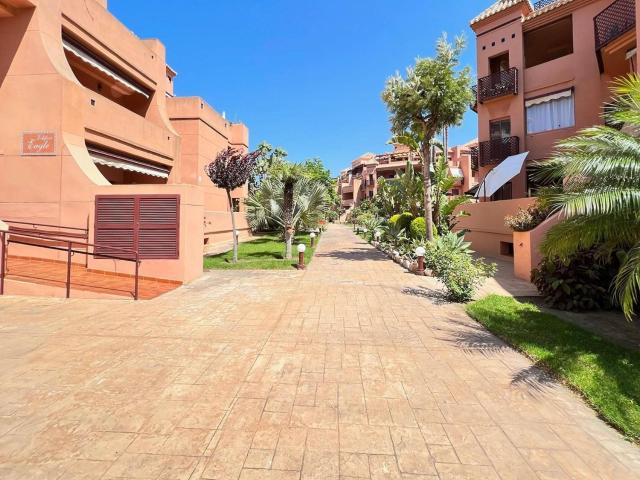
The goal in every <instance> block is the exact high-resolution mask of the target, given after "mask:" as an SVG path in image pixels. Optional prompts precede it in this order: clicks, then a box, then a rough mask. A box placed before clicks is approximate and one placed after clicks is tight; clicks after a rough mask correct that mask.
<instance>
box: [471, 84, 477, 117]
mask: <svg viewBox="0 0 640 480" xmlns="http://www.w3.org/2000/svg"><path fill="white" fill-rule="evenodd" d="M471 93H473V100H471V110H473V111H474V112H476V113H478V86H477V85H474V86H472V87H471Z"/></svg>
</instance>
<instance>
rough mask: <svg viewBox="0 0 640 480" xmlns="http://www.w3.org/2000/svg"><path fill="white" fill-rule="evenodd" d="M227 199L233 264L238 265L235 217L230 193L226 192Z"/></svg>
mask: <svg viewBox="0 0 640 480" xmlns="http://www.w3.org/2000/svg"><path fill="white" fill-rule="evenodd" d="M227 199H228V200H229V210H230V211H231V229H232V230H233V263H238V235H237V233H236V216H235V213H234V211H233V199H232V198H231V191H229V190H227Z"/></svg>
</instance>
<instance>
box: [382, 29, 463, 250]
mask: <svg viewBox="0 0 640 480" xmlns="http://www.w3.org/2000/svg"><path fill="white" fill-rule="evenodd" d="M464 47H465V41H464V38H462V37H457V38H456V41H455V45H451V44H449V43H448V42H447V37H446V35H443V36H442V37H441V38H440V39H439V40H438V43H437V45H436V56H435V57H434V58H418V59H417V60H416V64H415V66H413V67H410V68H408V69H407V73H406V78H403V77H402V76H401V75H400V74H396V75H394V76H393V77H391V78H389V79H388V80H387V84H386V86H385V89H384V91H383V92H382V99H383V101H384V102H385V103H386V105H387V110H389V113H390V120H391V130H392V132H393V134H394V135H396V136H402V135H404V136H413V137H415V138H417V139H418V142H419V145H418V147H419V151H420V152H421V157H422V177H423V181H424V209H425V223H426V227H427V232H426V233H427V240H432V239H433V205H432V199H431V197H432V192H431V175H430V174H429V171H430V168H429V167H430V165H431V163H432V154H431V143H432V140H433V138H434V137H435V135H436V133H437V132H439V131H442V130H443V129H444V128H445V127H447V126H450V125H458V124H460V122H461V121H462V117H463V115H464V113H465V111H466V110H467V108H468V106H469V105H470V104H471V101H472V99H473V95H472V93H471V72H470V70H469V68H468V67H465V68H463V69H461V70H459V71H458V70H457V67H458V66H459V64H460V54H461V53H462V50H463V49H464Z"/></svg>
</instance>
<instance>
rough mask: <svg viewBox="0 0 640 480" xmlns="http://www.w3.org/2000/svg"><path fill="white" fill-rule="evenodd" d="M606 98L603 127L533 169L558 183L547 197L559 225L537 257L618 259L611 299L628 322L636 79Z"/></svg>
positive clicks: (637, 236)
mask: <svg viewBox="0 0 640 480" xmlns="http://www.w3.org/2000/svg"><path fill="white" fill-rule="evenodd" d="M612 91H613V95H614V96H613V100H612V102H611V103H610V104H608V105H607V108H606V113H605V120H606V122H605V123H606V125H598V126H594V127H591V128H587V129H584V130H582V131H581V132H579V134H578V135H577V136H575V137H573V138H569V139H567V140H563V141H562V142H560V143H559V144H558V152H557V153H556V154H555V156H554V157H553V158H551V159H550V160H547V161H544V162H541V163H540V164H539V171H538V172H537V174H536V177H537V178H538V179H539V180H542V181H550V182H553V181H555V182H559V183H562V188H561V189H560V191H556V192H552V193H548V194H547V198H545V200H548V201H549V202H550V205H551V208H552V211H554V212H557V213H559V215H560V218H561V220H562V221H561V223H559V224H558V225H556V226H555V227H553V228H552V229H551V230H550V231H549V233H548V234H547V236H546V239H545V240H544V242H543V244H542V250H543V252H544V253H545V254H547V255H557V256H560V257H561V258H566V257H567V256H569V255H571V254H573V253H576V252H578V251H580V250H582V249H588V248H590V247H592V246H594V245H598V246H600V248H601V250H602V252H603V253H605V254H608V255H611V254H612V253H614V252H620V251H622V252H624V255H623V261H622V264H621V267H620V269H619V271H618V273H617V275H616V277H615V279H614V282H613V285H612V294H613V297H614V300H616V301H617V302H618V303H619V304H620V305H621V306H622V309H623V312H624V314H625V316H626V317H627V319H631V318H632V317H633V315H634V311H635V308H636V307H637V305H638V303H639V301H640V138H639V136H640V77H639V76H637V75H631V76H629V77H626V78H624V79H621V80H619V81H618V82H616V84H615V85H614V87H613V89H612Z"/></svg>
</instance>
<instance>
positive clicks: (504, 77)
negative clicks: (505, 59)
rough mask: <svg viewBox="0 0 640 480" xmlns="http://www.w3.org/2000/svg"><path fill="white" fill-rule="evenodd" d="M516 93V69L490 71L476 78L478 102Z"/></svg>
mask: <svg viewBox="0 0 640 480" xmlns="http://www.w3.org/2000/svg"><path fill="white" fill-rule="evenodd" d="M517 93H518V69H517V68H516V67H512V68H510V69H509V70H504V71H502V72H496V73H492V74H491V75H487V76H486V77H482V78H481V79H479V80H478V101H479V102H480V103H482V102H484V101H486V100H491V99H492V98H497V97H502V96H503V95H516V94H517Z"/></svg>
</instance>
